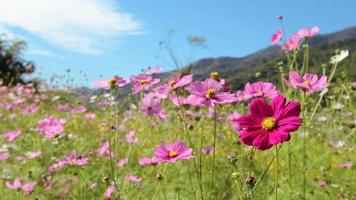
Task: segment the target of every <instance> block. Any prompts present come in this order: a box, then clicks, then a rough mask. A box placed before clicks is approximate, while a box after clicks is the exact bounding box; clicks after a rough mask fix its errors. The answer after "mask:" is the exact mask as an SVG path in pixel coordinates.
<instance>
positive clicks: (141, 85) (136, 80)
mask: <svg viewBox="0 0 356 200" xmlns="http://www.w3.org/2000/svg"><path fill="white" fill-rule="evenodd" d="M130 80H131V82H132V83H133V86H132V91H133V93H134V94H137V93H139V92H141V91H143V90H149V89H150V88H151V87H152V86H153V85H155V84H157V83H159V81H160V80H159V79H154V78H152V76H148V75H145V74H140V75H138V76H131V77H130Z"/></svg>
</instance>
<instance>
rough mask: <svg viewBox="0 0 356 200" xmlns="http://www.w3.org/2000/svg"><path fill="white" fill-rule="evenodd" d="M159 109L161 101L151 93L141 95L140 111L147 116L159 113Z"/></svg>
mask: <svg viewBox="0 0 356 200" xmlns="http://www.w3.org/2000/svg"><path fill="white" fill-rule="evenodd" d="M160 110H161V101H160V100H159V99H157V98H155V97H154V96H153V95H152V94H151V93H150V94H147V95H145V96H144V97H143V99H142V102H141V111H142V112H143V113H145V114H147V115H149V116H152V115H157V114H159V112H160Z"/></svg>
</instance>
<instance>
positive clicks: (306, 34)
mask: <svg viewBox="0 0 356 200" xmlns="http://www.w3.org/2000/svg"><path fill="white" fill-rule="evenodd" d="M319 30H320V29H319V27H318V26H313V27H312V28H311V29H308V28H302V29H300V30H299V31H298V35H299V37H300V38H311V37H314V36H315V35H316V34H318V32H319Z"/></svg>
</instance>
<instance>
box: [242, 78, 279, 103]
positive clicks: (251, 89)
mask: <svg viewBox="0 0 356 200" xmlns="http://www.w3.org/2000/svg"><path fill="white" fill-rule="evenodd" d="M277 95H278V92H277V90H276V86H275V85H273V84H272V83H269V82H262V81H258V82H255V83H252V84H250V83H247V84H246V85H245V90H244V96H245V99H250V98H254V97H268V98H271V99H272V98H274V97H276V96H277Z"/></svg>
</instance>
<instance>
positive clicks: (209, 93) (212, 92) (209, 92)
mask: <svg viewBox="0 0 356 200" xmlns="http://www.w3.org/2000/svg"><path fill="white" fill-rule="evenodd" d="M214 96H215V90H214V89H213V88H210V89H209V90H208V97H209V98H212V97H214Z"/></svg>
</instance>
